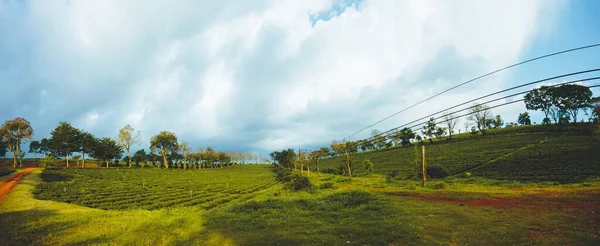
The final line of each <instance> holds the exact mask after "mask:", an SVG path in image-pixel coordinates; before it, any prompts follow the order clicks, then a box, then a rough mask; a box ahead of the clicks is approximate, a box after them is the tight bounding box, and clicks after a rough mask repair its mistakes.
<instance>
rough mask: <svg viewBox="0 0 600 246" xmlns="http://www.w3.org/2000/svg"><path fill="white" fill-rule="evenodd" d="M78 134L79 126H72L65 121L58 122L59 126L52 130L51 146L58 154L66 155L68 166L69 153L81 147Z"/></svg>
mask: <svg viewBox="0 0 600 246" xmlns="http://www.w3.org/2000/svg"><path fill="white" fill-rule="evenodd" d="M78 134H79V130H77V128H74V127H72V126H71V124H69V123H67V122H64V121H63V122H60V123H58V126H57V127H56V128H54V130H52V132H50V135H51V138H50V143H49V145H50V146H49V147H50V149H52V150H53V151H52V152H54V153H55V154H56V155H58V156H65V158H66V160H67V167H69V155H71V153H73V152H77V151H78V149H79V146H78V145H79V144H78V141H77V140H78Z"/></svg>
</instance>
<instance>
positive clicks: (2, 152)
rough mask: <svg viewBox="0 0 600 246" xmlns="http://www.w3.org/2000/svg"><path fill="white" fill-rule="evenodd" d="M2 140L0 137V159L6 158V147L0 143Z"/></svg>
mask: <svg viewBox="0 0 600 246" xmlns="http://www.w3.org/2000/svg"><path fill="white" fill-rule="evenodd" d="M1 140H2V138H1V137H0V157H5V156H6V151H7V150H8V149H7V147H6V144H5V143H4V142H3V141H1Z"/></svg>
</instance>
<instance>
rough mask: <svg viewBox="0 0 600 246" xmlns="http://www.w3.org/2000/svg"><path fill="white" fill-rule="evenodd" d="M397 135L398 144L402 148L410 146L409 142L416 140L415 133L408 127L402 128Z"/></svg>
mask: <svg viewBox="0 0 600 246" xmlns="http://www.w3.org/2000/svg"><path fill="white" fill-rule="evenodd" d="M399 133H400V136H399V138H400V144H402V146H408V145H410V140H411V139H413V138H416V135H415V133H414V132H413V131H412V130H411V129H410V128H408V127H405V128H403V129H402V130H400V132H399Z"/></svg>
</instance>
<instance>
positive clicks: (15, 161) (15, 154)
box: [13, 143, 20, 168]
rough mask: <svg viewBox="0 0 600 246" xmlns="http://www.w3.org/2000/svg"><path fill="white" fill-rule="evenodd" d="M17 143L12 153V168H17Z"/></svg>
mask: <svg viewBox="0 0 600 246" xmlns="http://www.w3.org/2000/svg"><path fill="white" fill-rule="evenodd" d="M19 145H20V144H19V143H17V144H15V152H14V153H13V168H17V155H18V153H19Z"/></svg>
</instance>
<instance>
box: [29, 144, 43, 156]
mask: <svg viewBox="0 0 600 246" xmlns="http://www.w3.org/2000/svg"><path fill="white" fill-rule="evenodd" d="M41 148H42V144H41V143H40V141H38V140H34V141H31V142H29V153H33V156H34V157H37V154H41V153H42V152H41Z"/></svg>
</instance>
